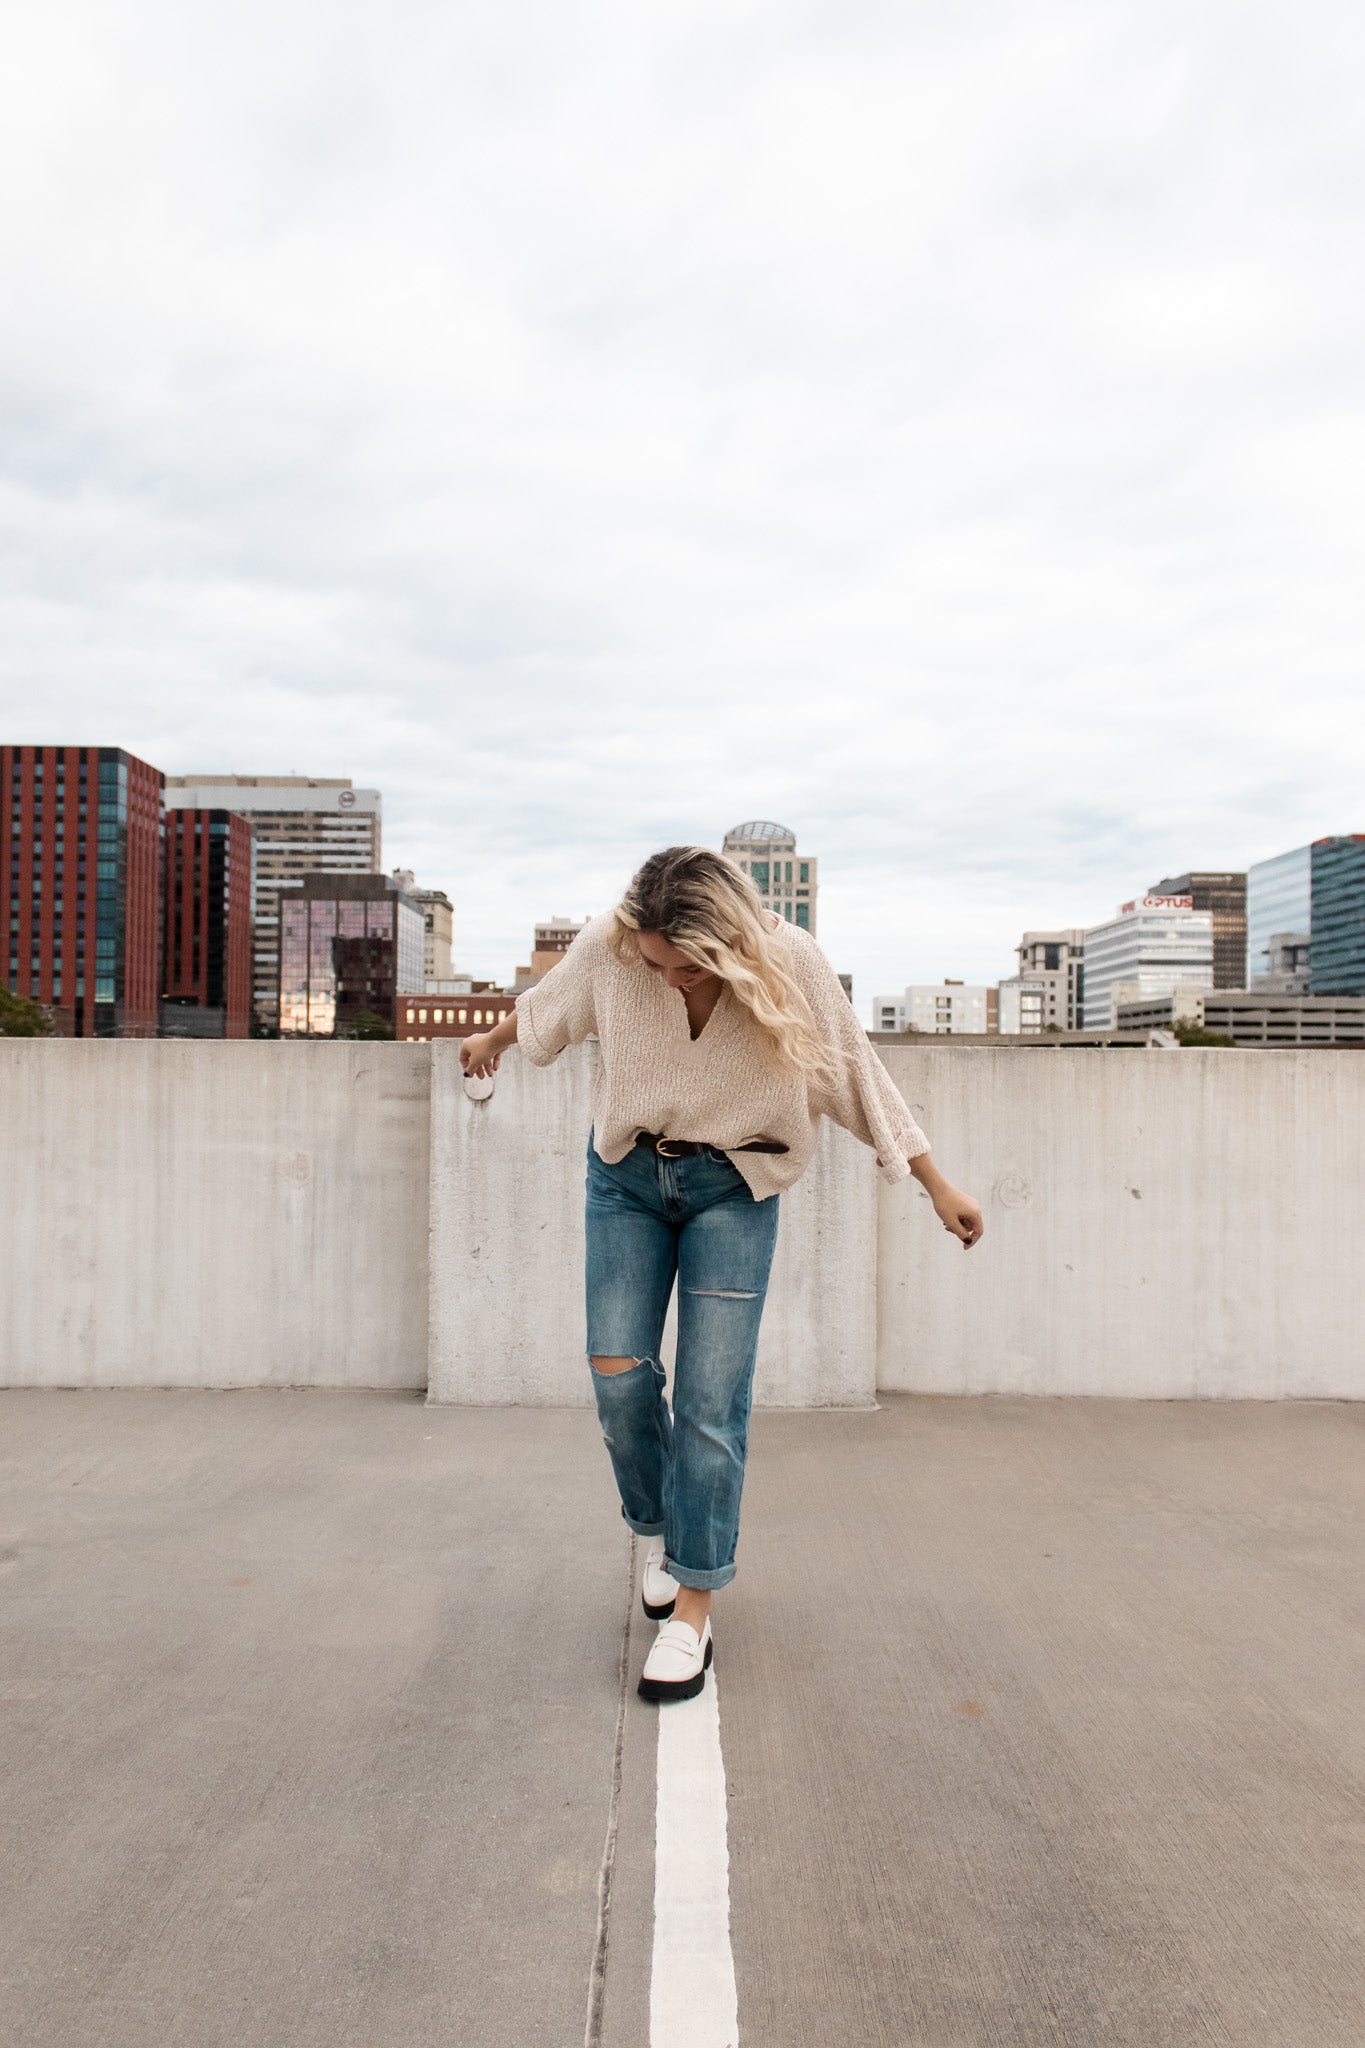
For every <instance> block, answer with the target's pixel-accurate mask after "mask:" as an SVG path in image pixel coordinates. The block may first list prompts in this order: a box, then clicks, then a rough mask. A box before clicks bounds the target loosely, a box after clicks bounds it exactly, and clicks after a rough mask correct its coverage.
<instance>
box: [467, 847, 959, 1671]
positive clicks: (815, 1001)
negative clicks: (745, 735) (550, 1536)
mask: <svg viewBox="0 0 1365 2048" xmlns="http://www.w3.org/2000/svg"><path fill="white" fill-rule="evenodd" d="M593 1034H595V1035H596V1037H597V1038H598V1039H599V1040H600V1042H601V1049H602V1056H601V1061H600V1063H599V1067H598V1073H597V1083H596V1089H595V1092H594V1096H593V1127H592V1131H591V1132H590V1134H589V1138H588V1166H587V1310H588V1314H587V1324H588V1328H587V1336H588V1354H589V1357H590V1359H591V1362H592V1367H593V1375H592V1382H593V1392H594V1395H595V1397H596V1400H597V1412H598V1416H599V1418H600V1421H601V1424H602V1434H603V1436H604V1438H605V1439H606V1443H607V1448H608V1450H609V1452H610V1454H611V1462H612V1465H613V1468H614V1470H615V1474H616V1483H617V1486H618V1487H619V1489H620V1494H621V1512H622V1514H623V1516H624V1517H625V1520H626V1522H627V1523H628V1524H629V1526H630V1527H631V1528H632V1529H633V1530H634V1531H635V1533H636V1535H637V1536H640V1537H642V1538H644V1539H645V1547H644V1565H643V1583H642V1593H643V1599H644V1607H645V1613H646V1614H647V1615H649V1617H650V1618H651V1620H655V1621H659V1622H660V1623H662V1624H663V1625H662V1626H661V1627H660V1629H659V1632H658V1635H657V1636H656V1638H655V1640H654V1643H653V1645H652V1647H651V1649H650V1652H649V1656H648V1657H647V1659H646V1661H645V1667H644V1675H643V1677H642V1678H641V1680H640V1686H639V1690H640V1693H641V1694H642V1696H643V1697H644V1698H645V1699H652V1700H660V1701H662V1700H680V1699H691V1698H692V1697H693V1696H694V1695H695V1694H696V1693H698V1692H700V1691H701V1689H702V1686H703V1685H704V1683H705V1679H706V1671H707V1668H708V1666H709V1665H710V1662H711V1595H712V1593H713V1592H714V1591H715V1589H716V1588H717V1587H720V1586H725V1585H728V1584H729V1582H730V1580H731V1579H733V1577H734V1575H735V1549H736V1545H737V1542H738V1538H739V1502H740V1492H741V1489H742V1487H743V1484H744V1461H745V1455H746V1452H747V1447H748V1423H749V1402H750V1396H751V1392H752V1386H753V1373H754V1359H755V1355H756V1353H757V1350H758V1326H759V1319H760V1317H761V1316H762V1313H763V1302H764V1297H765V1295H766V1292H767V1286H768V1269H769V1267H770V1265H771V1264H772V1255H773V1246H774V1244H775V1242H776V1239H777V1213H778V1201H779V1199H780V1195H781V1191H782V1189H783V1188H787V1187H790V1186H791V1185H792V1183H793V1182H794V1181H795V1180H797V1179H798V1178H799V1177H800V1175H801V1174H802V1172H803V1171H804V1170H805V1168H806V1166H807V1165H808V1164H809V1161H810V1158H811V1155H812V1153H813V1152H814V1150H815V1143H816V1128H817V1125H818V1122H819V1119H820V1117H821V1116H828V1117H831V1118H832V1119H833V1120H834V1122H835V1123H838V1124H842V1125H843V1126H844V1128H845V1129H846V1130H849V1131H852V1133H853V1135H854V1136H855V1137H856V1138H860V1139H861V1140H862V1142H863V1143H864V1144H865V1145H870V1146H872V1147H873V1149H874V1150H875V1152H876V1154H877V1165H878V1167H879V1169H880V1170H881V1173H882V1175H883V1177H884V1178H885V1179H887V1180H889V1181H897V1180H903V1179H904V1178H905V1176H906V1175H907V1174H911V1173H913V1174H914V1176H915V1177H916V1179H917V1180H918V1181H919V1182H920V1183H921V1185H922V1186H923V1187H924V1189H925V1191H926V1193H927V1194H928V1195H929V1197H930V1199H931V1200H932V1202H933V1205H934V1209H935V1211H936V1212H937V1214H938V1216H939V1217H940V1219H941V1221H942V1223H943V1226H944V1228H945V1229H946V1230H949V1231H951V1232H952V1234H953V1235H954V1237H956V1238H958V1239H960V1240H961V1242H962V1245H963V1246H964V1248H968V1247H970V1246H971V1245H973V1244H975V1243H976V1242H977V1240H978V1239H979V1238H980V1236H981V1229H982V1224H981V1211H980V1209H979V1208H978V1206H977V1204H976V1203H975V1202H974V1201H973V1200H972V1199H971V1197H970V1196H968V1195H963V1194H960V1193H959V1192H958V1190H957V1189H956V1188H953V1187H950V1186H949V1184H948V1182H947V1181H946V1180H945V1179H944V1178H943V1176H942V1174H941V1173H940V1172H939V1171H938V1168H937V1167H936V1166H934V1165H933V1163H932V1161H931V1160H930V1157H929V1140H928V1139H927V1138H926V1137H925V1135H924V1133H923V1131H921V1130H920V1128H919V1126H918V1124H916V1122H915V1120H914V1118H913V1116H911V1114H910V1111H909V1110H908V1108H907V1107H906V1105H905V1103H904V1102H903V1101H902V1099H901V1097H900V1095H899V1094H898V1092H897V1090H896V1089H895V1087H894V1086H893V1084H892V1082H891V1079H890V1077H889V1075H888V1074H887V1072H886V1069H885V1067H883V1065H882V1063H881V1061H880V1060H879V1059H878V1058H877V1055H876V1053H875V1052H874V1051H873V1049H872V1047H871V1045H870V1044H869V1043H868V1040H867V1036H866V1033H865V1032H864V1031H863V1029H862V1026H861V1025H860V1024H859V1023H858V1021H857V1019H856V1017H855V1016H854V1014H853V1009H852V1005H851V1004H850V1003H849V1000H848V998H847V996H846V995H845V993H844V990H843V988H842V986H841V984H840V982H839V980H838V978H837V976H836V975H835V974H834V972H833V970H832V968H831V967H830V965H829V962H828V961H827V960H826V958H825V956H824V954H823V953H822V952H821V951H820V948H819V947H818V946H817V945H816V943H815V941H814V939H813V938H812V937H811V936H810V934H809V933H808V932H805V931H802V930H801V929H800V928H799V927H797V926H795V925H791V924H788V923H787V922H786V921H785V920H784V919H782V918H779V917H778V916H776V915H775V913H773V912H771V911H767V910H765V909H764V908H763V904H762V901H761V899H760V897H759V895H758V892H757V890H756V889H755V888H754V885H753V883H752V882H751V881H750V880H749V878H748V876H747V875H746V874H744V873H743V871H742V870H741V869H740V868H738V867H737V866H736V865H735V864H734V862H733V861H730V860H728V859H726V857H725V856H724V855H723V854H719V853H713V852H712V851H711V850H710V849H709V848H707V847H702V846H671V847H668V848H667V849H666V850H665V851H664V852H662V853H656V854H652V855H651V856H650V858H649V859H648V860H647V861H646V862H645V864H644V866H643V867H642V868H641V869H640V870H639V872H638V874H636V876H635V877H634V879H633V880H632V882H631V884H630V887H629V888H628V889H627V890H626V893H625V896H624V897H623V898H622V900H621V902H620V903H619V904H618V905H617V906H616V908H615V910H612V911H607V912H605V913H604V914H603V915H602V916H600V917H595V918H592V919H591V920H590V921H589V922H588V923H587V924H586V925H584V927H583V929H582V931H581V932H579V934H578V936H577V937H576V938H575V940H574V942H573V944H572V945H571V946H570V947H569V950H568V952H567V953H566V954H565V955H564V958H563V959H562V960H561V961H559V962H558V963H557V964H556V965H555V967H554V968H553V969H552V970H551V972H550V973H549V974H547V975H546V976H545V979H544V980H543V981H542V982H540V983H539V984H538V985H537V986H536V987H535V988H530V989H527V990H525V991H524V992H523V993H522V994H521V995H520V996H518V998H517V1003H516V1008H515V1010H512V1011H509V1012H508V1014H507V1016H506V1017H504V1018H503V1020H502V1022H501V1023H500V1024H498V1025H497V1026H496V1028H495V1029H494V1030H492V1031H485V1032H482V1033H479V1034H476V1035H475V1036H473V1037H471V1038H467V1039H466V1040H465V1041H464V1044H463V1046H462V1048H461V1052H460V1061H461V1064H462V1066H463V1067H464V1070H465V1072H466V1074H490V1073H492V1072H493V1071H494V1070H495V1069H496V1068H497V1066H498V1063H499V1060H500V1058H501V1056H502V1053H503V1051H504V1050H505V1049H506V1047H507V1046H509V1045H511V1044H513V1043H514V1042H517V1043H519V1044H520V1046H521V1049H522V1051H523V1053H524V1054H525V1055H526V1057H527V1059H529V1060H531V1061H532V1062H533V1064H534V1065H536V1066H548V1065H549V1063H550V1061H551V1060H554V1059H557V1058H558V1056H559V1054H560V1053H561V1052H562V1051H563V1050H564V1047H565V1046H566V1045H575V1044H577V1043H578V1042H579V1041H580V1040H582V1039H585V1038H587V1037H589V1036H590V1035H593ZM675 1278H676V1280H677V1283H678V1343H677V1356H676V1359H675V1363H674V1373H673V1407H672V1413H671V1415H670V1412H669V1408H668V1405H667V1403H666V1401H665V1399H664V1370H663V1367H662V1365H661V1364H660V1362H659V1347H660V1343H661V1340H662V1337H663V1327H664V1316H665V1312H666V1310H667V1307H668V1300H669V1296H670V1294H671V1292H672V1289H673V1283H674V1279H675Z"/></svg>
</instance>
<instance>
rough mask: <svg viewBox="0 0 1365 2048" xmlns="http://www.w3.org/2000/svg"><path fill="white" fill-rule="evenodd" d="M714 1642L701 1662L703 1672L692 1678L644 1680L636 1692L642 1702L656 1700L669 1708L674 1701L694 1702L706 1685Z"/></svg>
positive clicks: (710, 1643) (707, 1647)
mask: <svg viewBox="0 0 1365 2048" xmlns="http://www.w3.org/2000/svg"><path fill="white" fill-rule="evenodd" d="M715 1647H716V1646H715V1642H714V1640H712V1641H711V1642H709V1643H708V1644H707V1645H706V1655H705V1656H704V1657H703V1658H702V1660H701V1670H700V1671H698V1672H697V1673H696V1674H695V1676H694V1677H692V1678H644V1677H642V1678H641V1680H640V1683H639V1685H638V1686H637V1687H636V1691H637V1692H638V1693H639V1695H640V1698H641V1699H642V1700H655V1701H657V1702H658V1704H659V1705H660V1706H667V1705H668V1704H670V1703H671V1702H672V1701H673V1700H694V1699H695V1698H696V1697H697V1694H698V1693H699V1692H700V1691H701V1689H702V1687H703V1686H704V1685H705V1683H706V1674H707V1672H708V1671H709V1670H710V1668H711V1652H712V1651H713V1650H714V1649H715Z"/></svg>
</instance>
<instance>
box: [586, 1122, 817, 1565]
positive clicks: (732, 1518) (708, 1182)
mask: <svg viewBox="0 0 1365 2048" xmlns="http://www.w3.org/2000/svg"><path fill="white" fill-rule="evenodd" d="M587 1198H588V1199H587V1304H588V1353H589V1356H590V1357H594V1358H633V1359H634V1360H635V1361H636V1363H635V1364H634V1365H631V1366H627V1367H626V1369H625V1371H624V1372H616V1373H604V1372H598V1371H596V1370H594V1371H593V1376H592V1383H593V1392H594V1394H595V1395H596V1397H597V1414H598V1418H599V1420H600V1422H601V1424H602V1435H603V1438H604V1439H605V1441H606V1445H607V1449H608V1451H609V1452H610V1453H611V1462H612V1467H613V1469H614V1471H615V1473H616V1484H617V1486H618V1487H619V1489H620V1493H621V1513H622V1515H623V1516H624V1517H625V1520H626V1521H627V1523H628V1524H629V1526H630V1527H631V1528H632V1529H634V1531H635V1532H636V1534H637V1535H639V1536H657V1535H662V1536H663V1538H664V1552H665V1557H666V1560H667V1565H668V1570H669V1571H670V1573H671V1574H672V1576H673V1577H674V1578H675V1579H676V1580H677V1582H678V1584H679V1585H680V1586H694V1587H697V1588H698V1589H699V1590H702V1591H705V1590H706V1589H708V1588H710V1587H713V1586H728V1585H729V1583H730V1581H731V1579H732V1578H733V1577H734V1576H735V1548H736V1545H737V1544H738V1541H739V1497H740V1493H741V1491H742V1490H743V1486H744V1460H745V1456H746V1453H747V1451H748V1447H749V1404H750V1400H751V1398H752V1394H753V1382H754V1359H755V1357H756V1355H757V1352H758V1325H759V1321H760V1318H761V1317H762V1314H763V1302H764V1297H765V1296H766V1294H767V1291H768V1270H769V1268H770V1266H771V1265H772V1257H773V1247H774V1245H775V1244H776V1242H777V1205H778V1202H779V1200H780V1199H781V1198H780V1196H777V1195H769V1196H768V1197H767V1198H766V1199H765V1200H764V1201H762V1202H759V1201H756V1200H755V1199H754V1196H753V1194H752V1193H751V1192H750V1189H749V1186H748V1183H747V1182H746V1180H745V1179H744V1176H743V1175H742V1174H741V1173H740V1171H739V1169H738V1167H736V1166H734V1165H732V1164H731V1162H730V1160H729V1159H727V1158H726V1156H725V1154H724V1153H723V1152H720V1151H717V1150H716V1149H715V1147H713V1146H708V1147H707V1149H706V1151H705V1152H696V1153H693V1155H692V1156H691V1157H690V1158H686V1159H665V1158H661V1157H660V1155H659V1154H658V1153H657V1152H653V1151H650V1150H647V1149H646V1148H644V1147H643V1146H642V1147H639V1148H637V1149H636V1150H634V1151H631V1152H627V1154H626V1156H625V1158H624V1159H622V1160H620V1161H619V1162H618V1163H617V1164H616V1165H615V1166H608V1165H607V1163H606V1161H605V1160H604V1159H602V1158H600V1157H599V1155H598V1153H597V1150H596V1147H595V1146H594V1144H593V1141H592V1138H591V1136H589V1139H588V1172H587ZM675 1277H676V1279H677V1282H678V1350H677V1358H676V1361H675V1364H674V1370H673V1412H672V1415H671V1416H670V1414H669V1411H668V1404H667V1402H666V1401H665V1399H664V1369H663V1367H662V1365H661V1364H660V1363H659V1347H660V1344H661V1342H662V1339H663V1329H664V1316H665V1314H666V1312H667V1309H668V1298H669V1296H670V1294H671V1293H672V1291H673V1281H674V1278H675Z"/></svg>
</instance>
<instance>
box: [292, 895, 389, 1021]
mask: <svg viewBox="0 0 1365 2048" xmlns="http://www.w3.org/2000/svg"><path fill="white" fill-rule="evenodd" d="M425 939H426V920H425V917H424V914H423V909H422V905H421V904H420V903H418V902H417V901H416V899H415V898H414V897H411V896H409V895H408V894H407V893H406V891H405V890H403V889H400V888H399V886H398V884H397V883H396V882H395V881H394V879H393V877H392V876H391V875H346V874H325V875H305V876H304V878H303V880H302V882H301V883H300V884H299V885H298V887H296V888H292V889H290V890H289V891H288V893H287V894H286V892H285V891H284V890H281V891H280V953H279V958H280V991H279V1002H280V1036H281V1037H282V1038H334V1037H336V1036H337V1034H338V1032H344V1031H345V1030H346V1029H347V1028H348V1026H349V1025H350V1024H353V1023H354V1021H355V1019H356V1018H357V1017H358V1016H359V1015H361V1014H362V1013H363V1012H365V1011H371V1012H373V1013H374V1014H375V1015H377V1016H380V1017H382V1018H383V1019H384V1021H385V1022H386V1023H387V1024H391V1025H392V1024H393V1023H394V1022H395V1018H396V1012H397V998H398V997H399V996H400V995H404V994H406V995H420V994H421V993H422V992H423V988H424V985H425V972H424V964H423V948H424V944H425Z"/></svg>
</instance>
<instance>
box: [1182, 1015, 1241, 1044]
mask: <svg viewBox="0 0 1365 2048" xmlns="http://www.w3.org/2000/svg"><path fill="white" fill-rule="evenodd" d="M1171 1029H1172V1031H1174V1033H1175V1035H1176V1037H1177V1038H1178V1039H1179V1040H1180V1043H1181V1044H1182V1045H1236V1043H1237V1041H1236V1039H1235V1038H1229V1037H1228V1036H1227V1034H1226V1032H1223V1031H1206V1030H1205V1029H1204V1027H1203V1025H1202V1024H1201V1023H1200V1021H1199V1019H1198V1018H1197V1017H1177V1018H1176V1020H1175V1022H1174V1024H1173V1025H1172V1026H1171Z"/></svg>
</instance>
